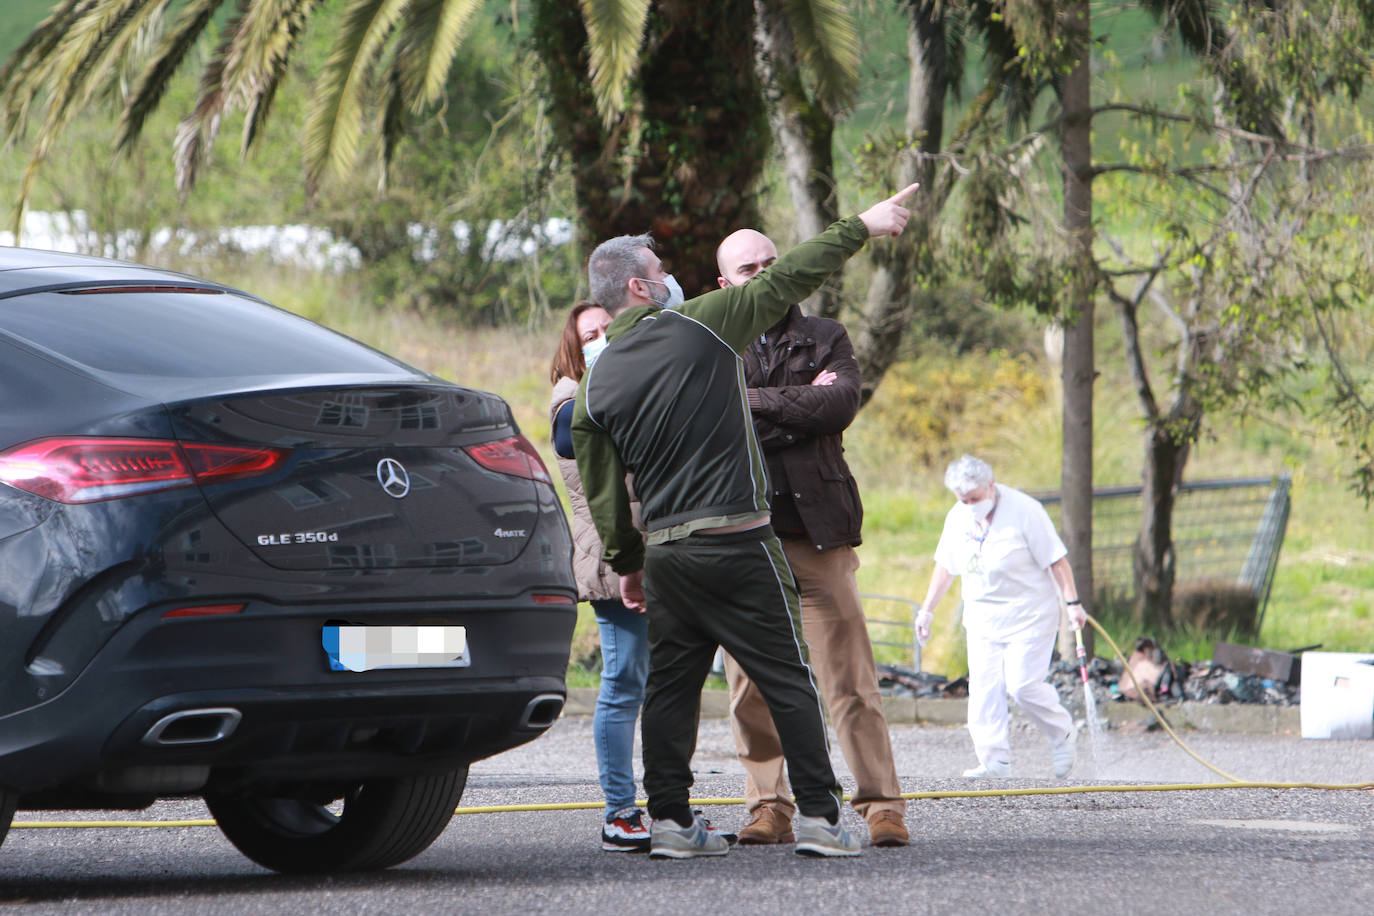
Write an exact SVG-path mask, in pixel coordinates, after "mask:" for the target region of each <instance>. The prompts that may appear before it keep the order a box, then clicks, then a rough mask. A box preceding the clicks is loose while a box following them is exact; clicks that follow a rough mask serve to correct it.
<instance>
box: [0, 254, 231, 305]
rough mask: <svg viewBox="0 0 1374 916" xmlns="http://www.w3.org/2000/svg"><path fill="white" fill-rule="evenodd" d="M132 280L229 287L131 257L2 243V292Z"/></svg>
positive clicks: (17, 292) (207, 287)
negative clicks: (120, 257) (148, 264)
mask: <svg viewBox="0 0 1374 916" xmlns="http://www.w3.org/2000/svg"><path fill="white" fill-rule="evenodd" d="M130 281H143V282H153V283H167V282H174V283H176V284H177V285H178V286H195V287H200V288H204V289H223V290H227V289H229V288H228V287H226V286H223V285H221V284H219V283H211V282H210V281H208V280H203V279H201V278H199V277H193V276H191V275H190V274H183V273H178V272H176V271H172V270H163V269H161V268H157V267H148V266H147V265H144V264H133V263H130V262H128V261H116V260H114V259H113V258H98V257H93V256H91V255H84V254H72V253H70V252H66V251H46V250H43V249H41V248H14V247H10V246H4V245H0V296H12V295H16V294H19V293H24V292H27V291H29V290H34V289H42V288H45V287H53V286H63V285H68V284H73V285H76V284H82V283H93V284H108V283H125V282H130Z"/></svg>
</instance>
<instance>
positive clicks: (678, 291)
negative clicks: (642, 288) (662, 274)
mask: <svg viewBox="0 0 1374 916" xmlns="http://www.w3.org/2000/svg"><path fill="white" fill-rule="evenodd" d="M640 279H641V280H643V281H644V282H645V283H656V284H658V285H659V286H661V287H663V292H664V296H665V297H666V298H663V299H660V298H658V297H657V296H650V297H649V298H651V299H653V300H654V301H655V302H657V303H658V304H659V305H661V306H663V307H664V308H665V309H675V308H677V307H678V306H679V305H681V304H682V303H683V302H685V301H686V300H685V299H684V298H683V295H682V287H681V286H680V285H679V284H678V282H677V278H676V277H674V276H673V275H672V274H668V279H666V280H650V279H648V278H645V277H640Z"/></svg>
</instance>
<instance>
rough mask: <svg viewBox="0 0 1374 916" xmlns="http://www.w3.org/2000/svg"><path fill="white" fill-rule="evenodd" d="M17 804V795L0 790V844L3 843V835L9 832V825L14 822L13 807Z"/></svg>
mask: <svg viewBox="0 0 1374 916" xmlns="http://www.w3.org/2000/svg"><path fill="white" fill-rule="evenodd" d="M18 802H19V795H18V793H15V792H7V791H5V790H4V789H0V844H3V843H4V842H5V834H7V833H9V832H10V824H11V823H12V822H13V821H14V806H15V805H16V804H18Z"/></svg>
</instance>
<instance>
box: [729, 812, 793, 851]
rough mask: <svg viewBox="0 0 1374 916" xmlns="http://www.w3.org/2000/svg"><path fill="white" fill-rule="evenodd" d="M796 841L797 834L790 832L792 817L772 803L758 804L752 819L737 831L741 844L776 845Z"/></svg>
mask: <svg viewBox="0 0 1374 916" xmlns="http://www.w3.org/2000/svg"><path fill="white" fill-rule="evenodd" d="M796 841H797V835H796V834H795V833H793V832H792V819H791V818H790V817H787V816H786V815H784V814H783V813H782V812H781V811H779V810H778V809H776V808H774V807H773V806H772V805H759V806H758V807H757V808H755V809H754V817H753V820H751V821H749V823H748V824H746V825H745V827H744V829H743V830H741V831H740V832H739V844H740V845H741V846H776V845H778V844H780V843H795V842H796Z"/></svg>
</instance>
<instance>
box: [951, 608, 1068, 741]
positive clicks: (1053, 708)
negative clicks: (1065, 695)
mask: <svg viewBox="0 0 1374 916" xmlns="http://www.w3.org/2000/svg"><path fill="white" fill-rule="evenodd" d="M967 635H968V731H969V735H971V736H972V738H973V749H974V751H975V752H977V754H978V761H979V762H980V763H987V762H988V761H989V760H996V761H999V762H1003V763H1010V762H1011V744H1010V743H1009V741H1008V733H1009V730H1008V711H1007V695H1008V694H1010V695H1011V698H1012V699H1013V700H1015V701H1016V705H1017V706H1020V707H1021V709H1022V710H1023V711H1024V712H1025V713H1026V715H1027V716H1028V717H1029V718H1030V720H1031V721H1032V722H1034V723H1035V724H1036V726H1037V727H1038V728H1039V729H1040V731H1041V732H1043V733H1044V735H1045V737H1047V738H1049V739H1050V742H1051V743H1052V744H1055V745H1057V744H1059V742H1061V741H1063V740H1064V739H1065V738H1067V737H1068V736H1069V734H1070V733H1071V732H1072V731H1073V717H1072V716H1070V715H1069V711H1068V710H1067V709H1065V708H1064V707H1063V705H1062V704H1061V703H1060V702H1059V693H1058V691H1056V690H1055V689H1054V688H1053V687H1052V686H1050V685H1049V684H1048V683H1046V682H1045V675H1047V674H1049V671H1050V656H1051V655H1052V654H1053V652H1054V641H1055V636H1056V635H1057V634H1056V633H1055V631H1054V630H1053V629H1049V630H1046V631H1044V632H1034V631H1030V632H1022V633H1019V634H1017V635H1015V636H1012V637H1009V638H1000V637H997V636H995V635H993V636H990V637H989V636H986V635H980V636H975V635H974V634H972V633H969V634H967Z"/></svg>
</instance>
